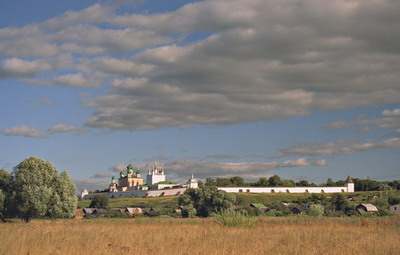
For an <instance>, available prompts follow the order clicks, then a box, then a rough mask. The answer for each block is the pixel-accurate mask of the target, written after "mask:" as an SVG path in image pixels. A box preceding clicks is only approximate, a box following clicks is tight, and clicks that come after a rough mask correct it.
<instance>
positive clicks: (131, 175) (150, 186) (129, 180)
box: [85, 162, 198, 197]
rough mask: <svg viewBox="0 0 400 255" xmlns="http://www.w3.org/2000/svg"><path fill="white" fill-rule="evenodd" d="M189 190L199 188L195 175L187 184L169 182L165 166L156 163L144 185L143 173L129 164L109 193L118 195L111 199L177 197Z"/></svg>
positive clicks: (113, 182)
mask: <svg viewBox="0 0 400 255" xmlns="http://www.w3.org/2000/svg"><path fill="white" fill-rule="evenodd" d="M187 188H198V181H197V179H195V178H194V176H193V174H192V176H191V178H189V180H188V181H187V183H186V184H178V183H174V182H169V181H166V178H165V173H164V166H163V165H162V164H160V163H158V162H154V163H152V164H150V165H149V166H148V171H147V176H146V183H144V180H143V178H142V176H141V171H140V170H139V169H138V170H136V171H135V170H134V169H133V166H132V165H131V164H129V165H128V166H127V167H126V171H124V170H122V171H121V172H120V174H119V178H118V182H117V180H116V178H115V176H113V177H112V178H111V183H110V185H109V193H118V194H111V195H110V197H118V196H159V195H160V194H161V195H177V194H178V193H179V194H181V193H183V191H184V190H186V189H187ZM160 190H161V191H162V192H161V193H160V192H155V191H160ZM144 191H145V192H146V193H145V195H143V194H142V193H143V192H144ZM121 192H123V193H121ZM174 192H175V193H176V194H175V193H174ZM153 193H154V194H153ZM158 193H160V194H158ZM170 193H171V194H170ZM172 193H173V194H172ZM85 195H87V194H85ZM116 195H117V196H116Z"/></svg>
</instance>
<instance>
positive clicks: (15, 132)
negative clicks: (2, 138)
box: [1, 126, 46, 138]
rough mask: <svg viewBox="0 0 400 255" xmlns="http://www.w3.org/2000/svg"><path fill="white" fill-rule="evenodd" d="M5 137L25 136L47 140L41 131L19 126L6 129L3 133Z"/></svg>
mask: <svg viewBox="0 0 400 255" xmlns="http://www.w3.org/2000/svg"><path fill="white" fill-rule="evenodd" d="M1 133H2V134H3V135H7V136H24V137H33V138H45V137H46V136H45V135H44V134H42V132H41V131H40V130H39V129H36V128H33V127H29V126H17V127H10V128H5V129H3V130H2V131H1Z"/></svg>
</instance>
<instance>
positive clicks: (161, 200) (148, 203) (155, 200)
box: [78, 197, 178, 208]
mask: <svg viewBox="0 0 400 255" xmlns="http://www.w3.org/2000/svg"><path fill="white" fill-rule="evenodd" d="M90 202H91V201H90V200H82V201H79V202H78V207H79V208H85V207H89V205H90ZM109 203H110V204H109V205H110V207H111V208H123V207H140V208H150V207H152V208H176V207H177V206H178V197H121V198H112V199H110V200H109Z"/></svg>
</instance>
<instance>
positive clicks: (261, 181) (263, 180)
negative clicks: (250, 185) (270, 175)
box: [254, 177, 269, 187]
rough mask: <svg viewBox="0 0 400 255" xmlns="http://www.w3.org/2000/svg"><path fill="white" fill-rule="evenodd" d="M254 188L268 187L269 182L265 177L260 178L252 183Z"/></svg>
mask: <svg viewBox="0 0 400 255" xmlns="http://www.w3.org/2000/svg"><path fill="white" fill-rule="evenodd" d="M254 186H256V187H268V186H269V182H268V179H267V178H265V177H261V178H260V179H259V180H258V181H257V182H256V183H254Z"/></svg>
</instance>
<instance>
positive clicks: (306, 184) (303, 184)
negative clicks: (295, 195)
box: [296, 180, 310, 187]
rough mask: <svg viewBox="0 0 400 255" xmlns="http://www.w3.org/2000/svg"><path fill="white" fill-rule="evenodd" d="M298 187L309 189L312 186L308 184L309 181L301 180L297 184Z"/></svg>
mask: <svg viewBox="0 0 400 255" xmlns="http://www.w3.org/2000/svg"><path fill="white" fill-rule="evenodd" d="M296 186H300V187H307V186H310V184H309V183H308V181H307V180H300V181H299V182H297V183H296Z"/></svg>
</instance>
